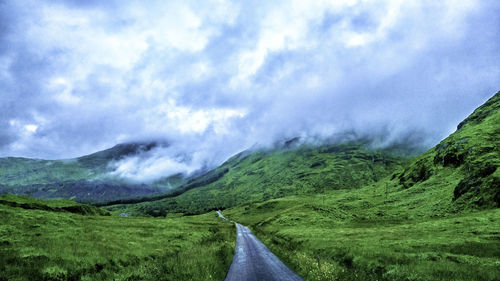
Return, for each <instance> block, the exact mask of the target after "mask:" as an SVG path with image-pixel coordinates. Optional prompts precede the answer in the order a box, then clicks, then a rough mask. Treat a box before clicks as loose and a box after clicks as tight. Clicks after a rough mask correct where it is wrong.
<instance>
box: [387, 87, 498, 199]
mask: <svg viewBox="0 0 500 281" xmlns="http://www.w3.org/2000/svg"><path fill="white" fill-rule="evenodd" d="M498 166H500V92H498V93H497V94H495V95H494V96H493V97H492V98H491V99H489V100H488V101H487V102H486V103H485V104H483V105H482V106H480V107H479V108H477V109H476V110H475V111H474V112H473V113H472V114H471V115H470V116H469V117H467V118H466V119H465V120H464V121H463V122H461V123H460V124H459V125H458V127H457V131H456V132H454V133H453V134H451V135H450V136H449V137H447V138H446V139H444V140H443V141H442V142H441V143H439V144H438V145H437V146H435V147H434V148H432V149H431V150H429V151H427V152H426V153H424V154H423V155H421V156H420V157H418V158H417V159H416V160H415V161H413V162H412V163H411V165H409V166H408V167H407V168H406V169H404V171H403V172H401V173H400V174H399V175H397V177H398V179H399V184H400V185H401V186H402V187H404V188H412V187H413V186H414V185H415V184H418V183H425V182H426V181H427V180H429V179H430V178H432V177H442V178H443V180H445V181H448V182H450V185H453V186H454V190H453V196H452V200H453V201H456V203H457V204H461V205H463V206H464V207H476V206H477V207H483V208H490V207H493V206H497V207H498V206H500V170H499V169H498ZM449 171H453V177H446V176H442V175H441V174H442V173H447V172H449ZM470 203H473V204H474V205H475V206H471V205H470Z"/></svg>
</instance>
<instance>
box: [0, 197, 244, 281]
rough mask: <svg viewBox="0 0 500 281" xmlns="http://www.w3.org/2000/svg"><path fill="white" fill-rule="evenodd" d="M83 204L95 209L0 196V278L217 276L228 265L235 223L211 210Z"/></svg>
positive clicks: (82, 278)
mask: <svg viewBox="0 0 500 281" xmlns="http://www.w3.org/2000/svg"><path fill="white" fill-rule="evenodd" d="M70 207H74V210H73V209H71V208H70ZM68 208H69V211H68ZM86 208H87V209H88V210H94V211H96V210H97V208H96V207H92V206H86V205H82V204H78V203H74V202H71V201H57V200H56V201H52V200H49V201H42V200H38V199H34V198H27V197H22V198H21V197H16V196H12V195H9V196H1V197H0V280H203V281H204V280H222V279H223V278H224V276H225V274H226V272H227V270H228V268H229V265H230V263H231V260H232V255H233V252H234V242H235V237H234V236H235V230H234V226H233V225H232V224H230V223H227V222H223V221H222V220H220V219H218V218H217V215H216V214H215V213H211V214H206V215H202V216H195V217H180V218H165V219H154V218H132V217H117V216H98V215H93V214H91V213H89V212H85V215H82V214H80V213H79V212H78V210H84V211H85V210H87V209H86ZM71 210H73V211H74V212H72V211H71ZM98 212H102V210H101V211H96V213H98Z"/></svg>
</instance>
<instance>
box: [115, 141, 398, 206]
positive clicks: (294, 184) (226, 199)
mask: <svg viewBox="0 0 500 281" xmlns="http://www.w3.org/2000/svg"><path fill="white" fill-rule="evenodd" d="M406 160H407V158H406V157H402V156H398V155H396V154H395V153H393V152H392V151H391V150H389V149H370V148H369V146H368V144H367V143H361V142H351V143H344V144H331V145H322V146H319V147H318V146H309V145H299V146H290V145H289V144H287V143H285V144H284V145H283V146H281V147H279V148H274V149H262V150H257V151H245V152H242V153H239V154H237V155H235V156H234V157H232V158H230V159H229V160H227V161H226V162H225V163H224V164H222V165H221V166H219V167H218V168H217V169H215V170H213V171H211V172H209V173H207V174H205V175H203V176H202V177H200V178H195V179H193V180H192V181H191V185H189V183H190V182H188V184H187V185H185V186H181V187H180V190H188V191H187V192H185V193H182V194H180V195H177V194H175V195H177V196H169V197H170V198H165V199H162V200H157V201H154V202H146V203H140V204H137V205H126V206H124V205H121V206H115V207H111V209H113V208H124V207H126V208H128V210H127V212H131V213H135V214H149V215H165V214H166V213H168V212H181V213H187V214H195V213H203V212H206V211H209V210H213V209H219V208H228V207H232V206H236V205H240V204H245V203H249V202H261V201H265V200H268V199H271V198H279V197H283V196H287V195H292V194H310V193H320V192H323V191H325V190H333V189H343V188H349V189H351V188H359V187H361V186H364V185H367V184H370V183H373V182H376V181H377V180H379V179H381V178H382V177H383V176H385V175H388V174H389V173H391V172H392V171H394V170H395V169H396V168H398V167H401V165H402V163H404V162H405V161H406Z"/></svg>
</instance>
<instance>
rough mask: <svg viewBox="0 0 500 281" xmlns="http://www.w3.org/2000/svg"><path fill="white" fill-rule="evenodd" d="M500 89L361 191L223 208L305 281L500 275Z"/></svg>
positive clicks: (301, 196)
mask: <svg viewBox="0 0 500 281" xmlns="http://www.w3.org/2000/svg"><path fill="white" fill-rule="evenodd" d="M499 129H500V92H499V93H497V94H496V95H494V96H493V97H492V98H491V99H489V100H488V101H487V102H486V103H485V104H484V105H482V106H481V107H479V108H478V109H477V110H475V111H474V112H473V113H472V114H471V115H470V116H469V117H467V119H465V120H464V122H462V123H461V125H459V126H458V128H457V131H456V132H454V133H453V134H451V135H450V136H449V137H447V138H446V139H444V140H443V141H442V142H441V143H440V144H438V145H437V146H436V147H434V148H432V149H430V150H429V151H427V152H426V153H424V154H422V155H420V156H419V157H416V158H415V159H413V160H412V161H410V162H409V163H408V165H406V166H405V167H404V168H402V169H400V170H398V171H396V172H394V173H393V174H392V175H390V176H388V177H386V178H384V179H382V180H380V181H378V182H376V183H374V184H370V185H367V186H365V187H363V188H360V189H352V190H333V191H326V192H324V193H321V194H314V195H297V196H288V197H284V198H280V199H274V200H269V201H266V202H262V203H252V204H246V205H243V206H238V207H234V208H231V209H228V210H225V211H224V215H225V216H226V217H227V218H229V219H232V220H235V221H238V222H241V223H243V224H245V225H248V226H250V228H251V229H252V231H253V232H254V233H255V234H256V235H257V236H258V238H259V239H261V240H262V241H263V242H264V243H265V244H266V245H267V246H268V247H269V248H270V249H271V250H272V251H273V252H274V253H275V254H277V256H278V257H280V259H282V260H283V261H284V262H285V263H287V264H288V265H289V266H290V267H291V268H292V269H293V270H295V271H296V272H297V273H299V274H300V275H302V276H304V277H305V279H307V280H464V281H465V280H499V279H500V267H499V262H498V257H499V256H500V242H499V241H500V208H498V207H500V206H499V204H498V196H499V195H498V194H499V192H500V184H499V169H498V166H499V164H500V163H499V160H500V153H499V148H500V144H499V138H498V136H499V135H500V134H499V132H500V131H499Z"/></svg>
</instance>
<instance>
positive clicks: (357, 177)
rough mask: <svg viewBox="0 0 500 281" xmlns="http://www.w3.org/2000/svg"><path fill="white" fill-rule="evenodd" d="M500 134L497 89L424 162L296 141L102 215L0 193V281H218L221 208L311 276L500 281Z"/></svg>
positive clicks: (352, 146) (224, 255)
mask: <svg viewBox="0 0 500 281" xmlns="http://www.w3.org/2000/svg"><path fill="white" fill-rule="evenodd" d="M499 135H500V92H499V93H497V94H496V95H494V96H493V97H492V98H491V99H489V100H488V101H487V102H486V103H485V104H484V105H482V106H481V107H479V108H478V109H476V110H475V111H474V112H473V113H472V114H471V115H470V116H469V117H468V118H467V119H465V120H464V121H463V122H462V123H460V125H459V126H458V128H457V131H455V132H454V133H453V134H451V135H450V136H449V137H447V138H446V139H444V140H443V141H441V142H440V143H439V144H438V145H436V146H435V147H433V148H431V149H430V150H428V151H427V152H425V153H423V154H421V155H419V156H416V157H412V156H410V153H411V151H410V150H408V151H406V152H405V151H402V150H401V149H399V148H398V149H396V148H394V147H392V148H391V147H385V148H380V147H378V148H377V147H374V146H373V145H371V144H370V142H369V141H366V140H351V141H347V142H339V143H328V144H322V145H320V146H313V145H309V144H302V143H300V142H298V140H294V142H295V141H296V142H297V143H296V144H293V143H290V142H288V143H287V144H282V145H280V146H278V147H274V148H267V149H256V150H247V151H244V152H242V153H240V154H237V155H235V156H234V157H232V158H230V159H229V160H227V161H226V162H225V163H224V164H222V165H221V166H219V167H217V168H216V169H214V170H212V171H209V172H207V173H205V174H202V175H199V176H193V177H191V178H188V179H184V180H183V182H179V185H178V187H177V189H175V190H173V191H171V192H169V193H164V194H160V195H156V196H146V197H141V196H139V197H137V196H136V197H135V198H129V199H119V200H117V201H116V202H115V203H116V204H108V206H104V207H97V206H91V205H84V204H79V203H76V202H74V201H70V200H67V201H62V200H39V199H34V198H31V197H20V196H15V195H2V196H0V213H1V222H2V223H1V226H0V271H1V272H2V273H1V276H0V280H33V279H39V280H108V279H114V280H222V279H223V278H224V276H225V273H226V272H227V270H228V268H229V265H230V263H231V260H232V255H233V253H234V245H235V244H234V243H235V233H234V231H235V230H234V226H233V224H232V223H229V222H226V221H223V220H221V219H219V218H218V217H217V215H216V214H215V212H213V211H214V210H217V209H222V210H223V213H224V215H225V216H226V217H227V218H229V219H231V220H234V221H237V222H239V223H242V224H244V225H247V226H249V227H250V228H251V229H252V231H253V232H254V233H255V234H256V235H257V236H258V237H259V238H260V239H261V240H262V241H263V242H264V243H265V244H266V245H267V246H268V247H269V248H270V249H271V250H272V251H273V252H274V253H275V254H276V255H277V256H278V257H279V258H280V259H281V260H282V261H283V262H285V263H286V264H287V265H288V266H289V267H290V268H291V269H293V270H294V271H295V272H297V273H298V274H299V275H300V276H302V277H303V278H304V279H305V280H498V278H500V259H499V258H500V209H499V208H498V207H499V206H500V170H499V169H498V166H499V164H500V140H499V138H498V136H499ZM22 161H27V160H22ZM44 165H46V164H44ZM46 166H47V165H46ZM92 166H95V165H94V164H92ZM56 167H57V166H56ZM9 169H11V170H12V169H19V170H21V169H22V168H16V166H15V165H13V166H11V167H9ZM65 169H66V168H65ZM54 171H55V174H56V175H57V169H55V170H54ZM77 175H78V173H76V172H75V177H77ZM28 179H29V178H28ZM30 180H31V181H33V182H34V181H36V179H35V178H32V179H30ZM119 215H124V216H129V217H120V216H119ZM130 215H131V217H130ZM75 238H77V239H75Z"/></svg>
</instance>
